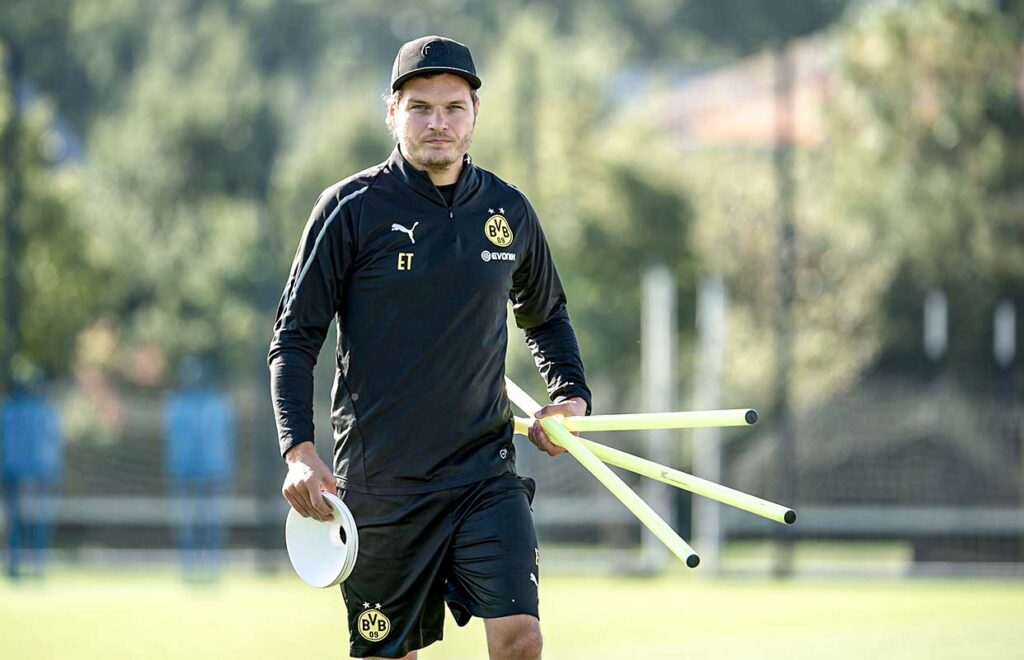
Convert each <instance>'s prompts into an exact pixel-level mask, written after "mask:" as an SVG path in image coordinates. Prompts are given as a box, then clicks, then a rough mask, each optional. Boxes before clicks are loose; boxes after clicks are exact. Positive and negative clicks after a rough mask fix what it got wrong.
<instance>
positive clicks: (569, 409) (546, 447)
mask: <svg viewBox="0 0 1024 660" xmlns="http://www.w3.org/2000/svg"><path fill="white" fill-rule="evenodd" d="M586 414H587V402H586V401H584V400H583V399H581V398H580V397H578V396H576V397H573V398H571V399H566V400H565V401H563V402H561V403H549V404H548V405H546V406H544V407H543V408H541V409H540V410H538V411H537V419H538V420H539V419H540V418H541V417H552V416H554V415H561V416H563V417H583V416H584V415H586ZM573 435H579V434H578V433H574V434H573ZM529 438H530V442H532V443H533V444H534V445H536V447H537V449H539V450H541V451H543V452H546V453H547V454H548V455H549V456H558V455H559V454H564V453H565V449H564V448H563V447H559V446H558V445H556V444H555V443H553V442H551V440H550V439H549V438H548V436H547V434H546V433H544V429H543V428H542V427H541V425H540V422H539V421H534V422H533V426H531V427H530V433H529Z"/></svg>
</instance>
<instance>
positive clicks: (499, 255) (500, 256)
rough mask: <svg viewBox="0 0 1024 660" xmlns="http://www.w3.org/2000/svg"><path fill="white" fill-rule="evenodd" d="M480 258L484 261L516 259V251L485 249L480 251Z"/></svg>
mask: <svg viewBox="0 0 1024 660" xmlns="http://www.w3.org/2000/svg"><path fill="white" fill-rule="evenodd" d="M480 258H481V259H482V260H484V261H515V260H516V253H515V252H491V251H489V250H484V251H483V252H481V253H480Z"/></svg>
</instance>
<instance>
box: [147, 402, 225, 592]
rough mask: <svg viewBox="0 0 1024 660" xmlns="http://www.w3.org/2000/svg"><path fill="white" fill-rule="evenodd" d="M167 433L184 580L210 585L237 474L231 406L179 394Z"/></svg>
mask: <svg viewBox="0 0 1024 660" xmlns="http://www.w3.org/2000/svg"><path fill="white" fill-rule="evenodd" d="M164 429H165V432H164V454H165V466H166V474H167V479H168V486H169V492H170V494H171V496H172V497H173V498H174V501H175V503H176V515H177V519H178V529H177V536H178V546H179V548H180V550H181V557H182V564H183V567H184V569H185V577H186V579H188V580H193V581H203V580H206V579H212V578H213V577H214V576H215V575H216V573H217V571H218V569H219V566H220V563H221V561H220V560H221V551H222V549H223V547H224V545H225V542H226V537H227V529H226V525H225V521H224V513H225V508H226V507H227V500H226V497H227V495H228V494H229V492H230V490H231V486H232V479H233V477H234V472H235V453H234V449H235V420H234V411H233V408H232V406H231V401H230V400H229V399H228V397H227V396H226V395H225V394H224V393H222V392H220V391H218V390H215V389H211V388H190V389H183V390H180V391H178V392H175V393H174V394H171V395H170V396H168V397H167V399H166V400H165V404H164Z"/></svg>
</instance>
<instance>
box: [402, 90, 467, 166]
mask: <svg viewBox="0 0 1024 660" xmlns="http://www.w3.org/2000/svg"><path fill="white" fill-rule="evenodd" d="M478 109H479V108H478V106H474V104H473V97H472V96H471V95H470V87H469V83H468V82H466V80H465V79H464V78H461V77H459V76H456V75H452V74H449V73H445V74H441V75H439V76H433V77H430V78H423V77H420V78H413V79H412V80H410V81H408V82H407V83H405V84H404V85H403V86H402V98H401V99H400V100H399V101H398V103H395V104H392V105H391V106H390V107H389V108H388V114H389V116H390V119H391V121H392V122H393V125H394V129H395V134H396V136H397V138H398V144H399V145H400V146H401V147H402V154H403V155H404V156H405V158H406V159H407V160H409V161H410V162H411V163H412V164H413V165H414V166H416V167H418V168H419V169H423V170H427V171H432V172H444V171H446V170H447V169H448V168H449V167H451V166H452V165H453V164H455V163H458V162H461V161H462V156H463V155H464V154H465V153H466V152H467V151H469V145H470V143H472V141H473V127H474V126H475V125H476V115H477V110H478Z"/></svg>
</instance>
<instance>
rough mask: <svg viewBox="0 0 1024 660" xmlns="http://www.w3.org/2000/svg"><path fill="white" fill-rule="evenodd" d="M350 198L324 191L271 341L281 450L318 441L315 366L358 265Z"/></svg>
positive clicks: (294, 265) (273, 394) (301, 245)
mask: <svg viewBox="0 0 1024 660" xmlns="http://www.w3.org/2000/svg"><path fill="white" fill-rule="evenodd" d="M344 201H346V200H340V201H339V199H338V194H337V193H326V192H325V193H324V194H323V195H321V196H320V199H319V200H317V203H316V206H315V207H314V208H313V212H312V214H311V215H310V217H309V221H308V222H307V223H306V228H305V230H304V231H303V233H302V239H301V240H300V241H299V247H298V250H296V252H295V259H294V261H293V262H292V267H291V272H290V274H289V275H288V282H287V284H286V285H285V287H284V293H282V294H281V302H280V304H279V305H278V308H277V321H276V322H275V324H274V338H273V339H272V340H271V342H270V353H269V355H268V356H267V362H268V364H269V365H270V391H271V399H272V401H273V405H274V415H275V417H276V420H277V437H278V442H279V443H280V446H281V454H282V455H284V454H285V452H287V451H288V450H289V449H291V448H292V447H293V446H295V445H297V444H299V443H301V442H312V441H313V367H314V366H315V365H316V360H317V356H319V354H320V347H321V346H323V343H324V339H325V338H326V337H327V330H328V329H329V327H330V324H331V320H332V319H333V318H334V315H335V313H336V311H337V309H338V306H339V303H340V296H341V288H342V282H343V280H344V278H345V275H346V273H347V270H348V267H349V264H351V263H352V254H353V246H352V232H351V231H350V230H349V217H348V215H347V214H346V212H345V210H344V208H343V202H344Z"/></svg>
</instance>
